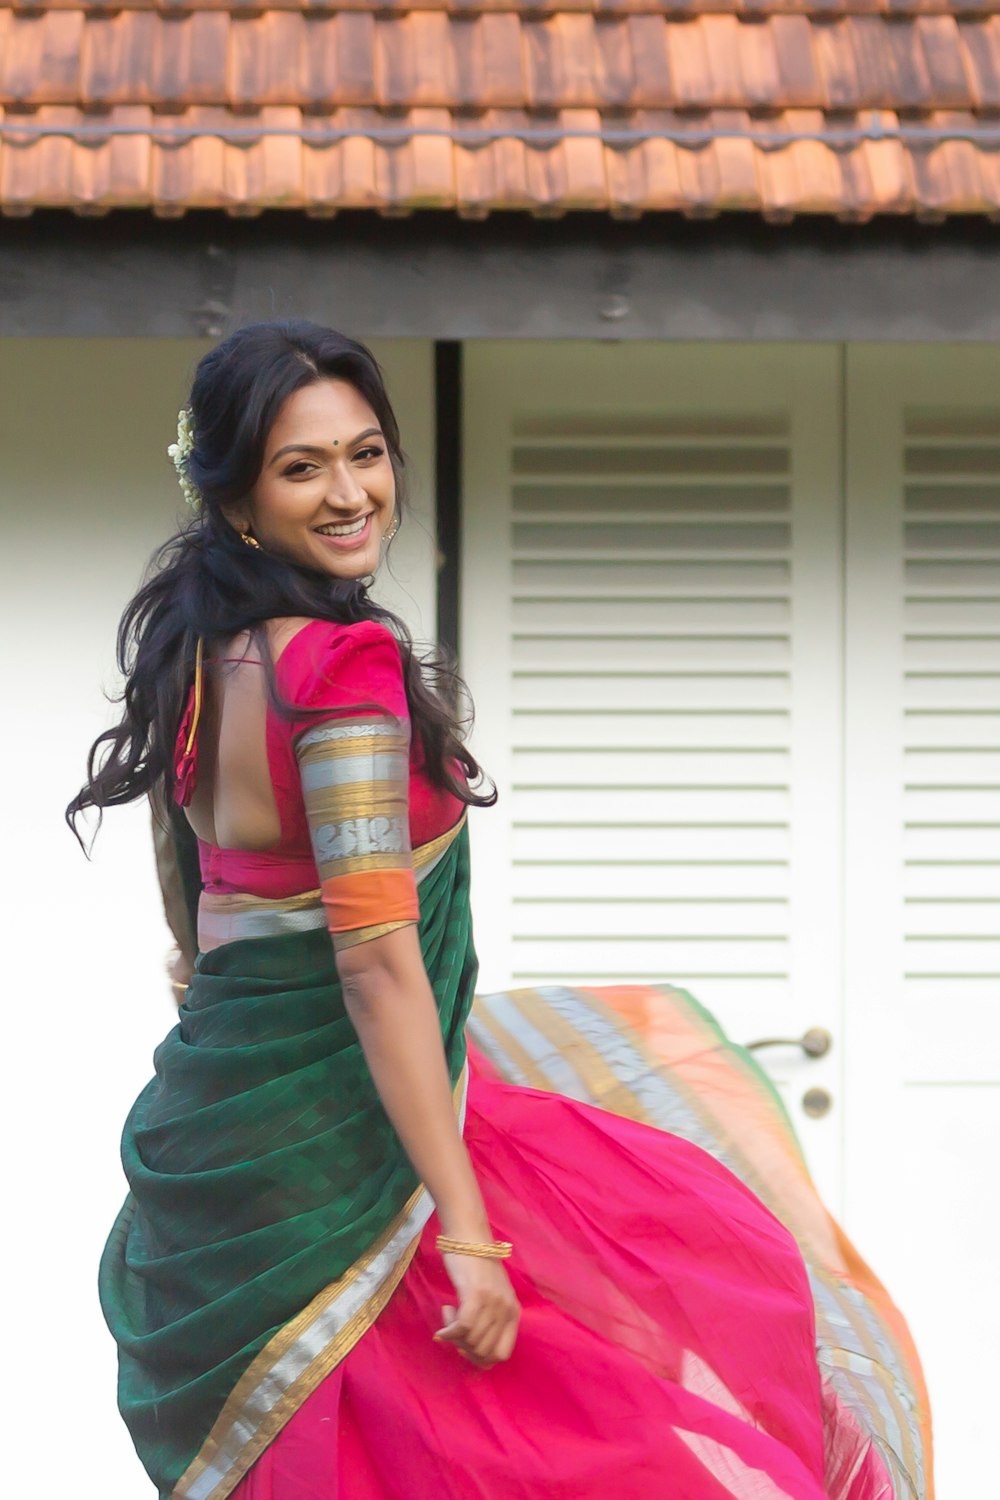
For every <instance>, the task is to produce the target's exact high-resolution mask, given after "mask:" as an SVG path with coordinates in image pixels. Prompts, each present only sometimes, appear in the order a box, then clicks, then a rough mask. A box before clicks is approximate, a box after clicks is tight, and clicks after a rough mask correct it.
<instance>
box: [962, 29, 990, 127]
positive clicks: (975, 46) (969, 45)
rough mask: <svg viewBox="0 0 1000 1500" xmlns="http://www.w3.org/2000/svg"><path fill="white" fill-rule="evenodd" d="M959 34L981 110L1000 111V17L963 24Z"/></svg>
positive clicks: (978, 106) (974, 92) (972, 86)
mask: <svg viewBox="0 0 1000 1500" xmlns="http://www.w3.org/2000/svg"><path fill="white" fill-rule="evenodd" d="M958 34H959V36H960V38H961V42H962V55H963V57H964V58H965V67H966V71H967V73H968V75H969V86H970V90H971V94H972V102H973V105H974V107H975V108H977V109H1000V16H994V17H992V18H991V19H990V20H987V21H964V20H963V21H959V23H958Z"/></svg>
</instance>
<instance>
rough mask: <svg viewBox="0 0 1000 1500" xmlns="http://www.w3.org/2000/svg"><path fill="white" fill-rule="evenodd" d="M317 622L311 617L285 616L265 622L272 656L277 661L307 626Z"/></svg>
mask: <svg viewBox="0 0 1000 1500" xmlns="http://www.w3.org/2000/svg"><path fill="white" fill-rule="evenodd" d="M314 623H315V621H314V619H313V617H312V616H310V615H283V616H280V617H279V618H277V619H274V620H267V621H265V625H264V629H265V630H266V631H267V643H268V645H269V646H270V648H271V656H272V657H273V658H274V660H275V661H277V659H278V657H279V656H280V655H281V653H282V652H283V651H284V649H285V647H286V646H288V645H290V644H291V642H292V641H293V640H294V639H295V637H296V636H297V635H298V634H299V632H300V631H302V630H305V628H306V626H307V625H312V624H314Z"/></svg>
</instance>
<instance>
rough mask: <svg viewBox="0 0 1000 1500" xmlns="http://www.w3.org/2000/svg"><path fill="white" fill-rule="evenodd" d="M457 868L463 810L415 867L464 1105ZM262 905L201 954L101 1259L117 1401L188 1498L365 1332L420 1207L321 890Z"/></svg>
mask: <svg viewBox="0 0 1000 1500" xmlns="http://www.w3.org/2000/svg"><path fill="white" fill-rule="evenodd" d="M468 882H469V856H468V836H467V832H466V829H465V827H464V825H462V826H461V827H460V828H459V829H458V830H457V831H456V833H455V836H454V837H452V838H451V839H450V840H447V839H446V840H445V841H444V847H443V848H442V849H441V850H440V851H439V852H438V853H437V855H436V858H435V862H434V863H433V864H432V866H431V867H429V868H427V869H425V870H424V871H423V872H422V878H421V881H420V910H421V916H420V924H419V936H420V944H421V949H422V952H423V958H424V964H425V967H426V969H427V973H428V977H429V979H430V982H431V985H432V988H433V990H434V994H435V996H436V998H437V1003H438V1010H439V1015H440V1020H441V1029H442V1035H443V1037H444V1044H445V1051H446V1056H447V1061H448V1067H449V1072H450V1075H451V1080H452V1084H453V1086H454V1087H455V1089H456V1097H457V1104H458V1107H459V1108H461V1106H462V1099H461V1096H462V1088H463V1081H464V1065H465V1039H464V1031H465V1022H466V1018H467V1015H468V1011H469V1007H470V1005H471V1002H472V992H473V985H474V982H475V974H476V960H475V954H474V951H473V947H472V940H471V927H470V919H469V904H468ZM266 917H267V914H266V913H263V914H262V913H258V914H257V915H256V916H254V914H253V913H250V914H249V917H248V918H247V920H246V921H245V922H244V924H243V925H244V927H245V929H246V930H247V931H248V932H251V933H256V934H258V935H253V936H247V937H235V938H234V940H232V941H228V942H223V943H222V944H221V945H220V946H218V947H215V948H213V949H212V951H210V952H208V953H204V952H203V953H202V954H201V956H200V958H199V960H198V965H197V969H196V972H195V976H194V979H193V981H192V983H191V986H190V989H189V991H188V994H187V997H186V999H185V1003H184V1005H183V1006H182V1007H181V1012H180V1020H179V1023H178V1025H177V1026H176V1027H175V1028H174V1030H173V1031H171V1032H170V1033H169V1035H168V1036H167V1037H166V1039H165V1040H164V1042H163V1043H162V1044H161V1045H160V1047H159V1048H158V1049H157V1052H156V1055H155V1059H154V1061H155V1077H154V1078H153V1080H152V1081H151V1082H150V1084H149V1085H148V1086H147V1087H146V1089H145V1090H144V1091H143V1092H142V1094H141V1095H140V1096H139V1098H138V1100H137V1101H136V1103H135V1105H134V1107H133V1109H132V1111H131V1113H130V1115H129V1118H128V1120H127V1122H126V1126H125V1131H124V1136H123V1143H122V1159H123V1164H124V1167H125V1173H126V1177H127V1179H128V1183H129V1189H130V1191H129V1196H128V1198H127V1199H126V1202H125V1205H124V1207H123V1209H122V1211H121V1214H120V1215H119V1217H118V1220H117V1221H116V1224H115V1226H114V1229H113V1230H112V1233H111V1236H110V1238H109V1240H108V1243H107V1246H106V1249H105V1252H104V1256H103V1258H102V1262H101V1272H100V1294H101V1303H102V1307H103V1310H104V1314H105V1317H106V1319H107V1322H108V1324H109V1327H110V1328H111V1331H112V1333H113V1334H114V1337H115V1339H116V1341H117V1343H118V1347H119V1405H120V1408H121V1411H122V1415H123V1417H124V1419H125V1421H126V1424H127V1425H128V1427H129V1430H130V1433H131V1436H132V1439H133V1442H134V1443H135V1446H136V1449H137V1451H138V1453H139V1456H140V1458H141V1460H142V1462H143V1464H144V1466H145V1468H146V1470H147V1472H148V1473H149V1475H150V1477H151V1478H152V1479H153V1481H154V1483H155V1484H156V1485H157V1486H158V1488H159V1490H160V1492H161V1494H162V1495H168V1494H174V1495H177V1496H181V1495H183V1496H185V1497H190V1500H198V1497H199V1496H200V1495H206V1496H207V1495H209V1494H211V1493H212V1491H213V1490H214V1489H217V1488H218V1485H219V1482H220V1479H219V1476H220V1475H223V1476H228V1477H227V1478H226V1479H225V1482H226V1483H228V1484H229V1487H230V1488H231V1486H232V1483H235V1481H236V1479H238V1477H239V1474H240V1473H242V1472H245V1469H246V1468H247V1467H248V1466H249V1464H250V1463H251V1462H252V1461H253V1458H254V1457H255V1456H256V1454H257V1453H259V1452H260V1451H262V1449H263V1448H264V1447H265V1446H266V1444H267V1442H268V1441H270V1439H271V1438H272V1437H273V1435H274V1433H275V1432H276V1431H277V1430H279V1428H280V1427H281V1425H282V1424H283V1422H284V1421H285V1420H287V1417H288V1415H289V1413H290V1412H291V1411H293V1410H295V1408H296V1407H297V1406H298V1405H299V1404H300V1403H301V1401H302V1399H303V1397H304V1395H305V1394H306V1393H308V1391H310V1390H311V1389H313V1388H314V1387H315V1386H316V1385H317V1384H318V1383H319V1382H320V1381H321V1380H322V1379H323V1376H324V1375H325V1374H326V1372H327V1371H328V1370H329V1369H330V1368H331V1367H332V1366H333V1365H334V1364H336V1363H337V1361H338V1360H340V1359H342V1358H343V1356H344V1353H345V1352H346V1350H348V1349H349V1348H350V1347H352V1345H353V1343H355V1342H356V1341H357V1339H358V1338H360V1337H361V1335H362V1334H363V1333H364V1332H365V1330H366V1329H367V1328H368V1327H369V1326H370V1325H371V1323H372V1321H373V1320H374V1318H375V1317H376V1316H377V1315H378V1312H379V1311H380V1310H381V1308H382V1307H383V1306H384V1305H385V1302H386V1301H387V1300H388V1298H389V1296H390V1295H391V1293H392V1291H393V1289H394V1287H395V1286H396V1285H397V1284H398V1282H399V1280H400V1278H401V1276H402V1275H403V1273H404V1271H405V1269H406V1266H407V1264H408V1261H409V1259H410V1258H411V1257H412V1254H413V1252H414V1250H415V1248H416V1244H417V1241H418V1239H419V1236H420V1232H421V1230H422V1229H423V1227H424V1225H425V1224H426V1222H427V1220H428V1219H429V1217H430V1214H431V1212H432V1204H431V1202H430V1199H429V1196H428V1194H427V1193H426V1190H424V1189H423V1188H422V1187H421V1185H420V1184H419V1183H418V1182H417V1180H416V1177H415V1175H414V1172H413V1169H412V1167H411V1166H410V1163H409V1161H408V1159H407V1158H406V1156H405V1153H404V1152H403V1149H402V1146H401V1145H400V1143H399V1140H398V1137H397V1136H396V1134H395V1131H394V1130H393V1128H392V1126H391V1124H390V1122H389V1120H388V1117H387V1116H386V1114H385V1111H384V1109H383V1108H382V1105H381V1103H380V1101H379V1098H378V1095H377V1092H376V1090H375V1086H374V1083H373V1082H372V1079H371V1075H370V1074H369V1072H368V1069H367V1066H366V1064H365V1061H364V1057H363V1054H362V1052H361V1048H360V1045H359V1043H358V1040H357V1036H356V1033H355V1031H354V1028H353V1026H352V1024H351V1022H350V1019H349V1017H348V1016H347V1013H346V1010H345V1007H344V1003H343V995H342V991H341V987H340V984H339V981H338V977H337V971H336V967H335V963H334V956H333V949H332V946H331V943H330V938H329V934H328V933H327V931H326V927H325V922H324V920H323V914H322V908H321V907H320V906H319V905H318V902H313V903H311V904H310V903H308V902H307V903H305V904H301V905H300V906H299V908H298V909H297V910H291V911H289V912H288V914H287V917H286V920H285V921H284V922H283V923H278V924H277V926H278V929H279V930H277V931H271V933H270V935H268V927H269V923H268V921H267V920H266ZM270 926H271V928H273V927H274V926H275V923H274V922H273V920H272V921H271V922H270ZM282 926H283V927H284V928H285V930H280V929H281V927H282ZM236 929H237V930H238V929H239V923H237V924H236ZM234 1465H235V1467H234ZM234 1476H235V1477H234ZM227 1492H228V1491H227Z"/></svg>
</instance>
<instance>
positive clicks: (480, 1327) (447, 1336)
mask: <svg viewBox="0 0 1000 1500" xmlns="http://www.w3.org/2000/svg"><path fill="white" fill-rule="evenodd" d="M442 1312H443V1315H444V1318H445V1326H444V1327H443V1328H441V1329H440V1330H439V1331H438V1332H437V1333H436V1334H435V1335H434V1337H435V1339H437V1340H438V1341H439V1342H440V1343H449V1344H454V1345H455V1347H456V1348H457V1350H458V1352H459V1353H460V1354H463V1355H465V1357H466V1358H467V1359H469V1360H471V1362H472V1363H473V1364H475V1365H478V1366H481V1367H485V1366H488V1365H492V1364H496V1363H497V1362H498V1361H499V1360H505V1359H509V1358H510V1355H511V1352H512V1350H513V1348H514V1342H515V1340H516V1338H517V1323H518V1313H519V1309H518V1307H517V1304H516V1303H515V1304H514V1305H513V1306H493V1305H489V1304H485V1305H473V1306H467V1307H463V1308H460V1309H459V1310H458V1311H457V1312H456V1311H455V1309H454V1308H450V1307H446V1308H443V1309H442Z"/></svg>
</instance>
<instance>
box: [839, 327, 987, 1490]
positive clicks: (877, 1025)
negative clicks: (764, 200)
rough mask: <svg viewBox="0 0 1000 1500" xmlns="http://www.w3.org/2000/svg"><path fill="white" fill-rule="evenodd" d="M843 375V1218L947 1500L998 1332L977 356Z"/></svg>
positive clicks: (946, 351)
mask: <svg viewBox="0 0 1000 1500" xmlns="http://www.w3.org/2000/svg"><path fill="white" fill-rule="evenodd" d="M848 372H849V373H848V455H849V459H848V524H847V537H848V554H847V557H848V561H847V582H848V601H847V622H848V635H847V681H848V684H849V690H848V717H847V725H846V799H847V809H848V823H847V837H846V874H847V882H846V891H847V924H846V934H847V965H846V982H847V994H848V997H849V1000H848V1006H849V1011H848V1043H849V1047H850V1054H849V1067H848V1075H847V1076H848V1087H849V1091H850V1092H849V1097H848V1105H847V1114H846V1120H847V1152H846V1166H845V1177H846V1183H847V1214H846V1219H847V1228H848V1231H849V1232H853V1233H854V1234H855V1235H856V1237H857V1238H858V1240H859V1241H862V1240H863V1243H864V1246H865V1252H866V1254H867V1255H868V1256H870V1258H871V1260H872V1262H873V1264H874V1265H876V1266H877V1268H878V1270H879V1274H880V1275H882V1276H883V1277H884V1278H885V1279H886V1280H887V1282H888V1284H889V1286H890V1287H891V1288H892V1291H893V1295H894V1296H895V1297H896V1298H898V1300H899V1302H900V1305H901V1306H902V1307H903V1308H904V1310H905V1311H906V1314H907V1317H908V1318H909V1319H910V1321H911V1324H912V1327H913V1331H914V1334H915V1336H916V1339H917V1343H918V1347H919V1348H920V1350H921V1354H922V1356H923V1359H924V1363H925V1367H926V1371H927V1376H928V1381H929V1384H930V1389H931V1400H932V1407H933V1409H934V1416H935V1429H936V1434H937V1450H938V1464H937V1468H938V1480H939V1490H940V1493H941V1494H943V1495H951V1494H956V1495H960V1494H964V1493H974V1492H975V1491H976V1489H977V1488H978V1487H979V1486H980V1482H981V1476H982V1474H983V1473H986V1472H989V1467H990V1464H991V1462H992V1426H993V1422H994V1415H993V1410H992V1406H993V1402H992V1399H991V1396H992V1393H991V1392H990V1390H989V1387H988V1383H987V1385H985V1386H984V1384H983V1382H982V1380H981V1378H980V1376H979V1374H978V1370H979V1368H980V1366H979V1359H980V1356H981V1352H982V1350H983V1349H986V1348H995V1347H997V1345H998V1343H1000V1320H998V1308H1000V1285H998V1282H1000V1277H998V1274H997V1269H996V1265H997V1262H996V1248H995V1247H996V1238H997V1231H998V1229H1000V1211H998V1201H997V1193H996V1191H995V1187H994V1186H993V1184H994V1183H995V1178H996V1164H995V1154H996V1140H997V1138H998V1134H1000V1090H998V1087H997V1085H998V1083H1000V394H998V393H1000V351H998V350H996V349H995V348H990V347H980V348H942V347H936V348H935V347H930V348H920V347H909V348H908V347H898V348H884V347H883V348H880V347H877V346H876V347H865V348H858V349H854V350H851V351H850V356H849V366H848ZM987 1185H988V1186H987Z"/></svg>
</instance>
